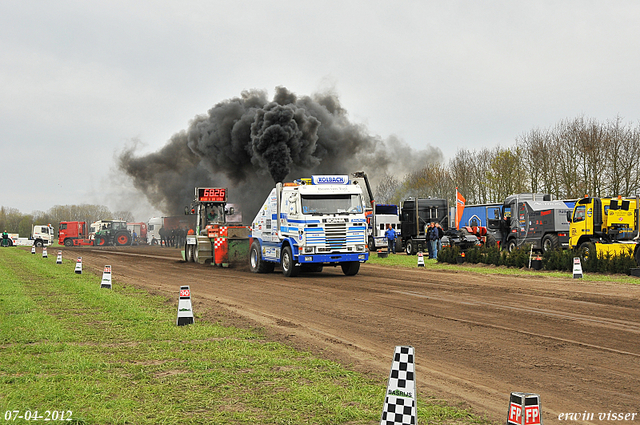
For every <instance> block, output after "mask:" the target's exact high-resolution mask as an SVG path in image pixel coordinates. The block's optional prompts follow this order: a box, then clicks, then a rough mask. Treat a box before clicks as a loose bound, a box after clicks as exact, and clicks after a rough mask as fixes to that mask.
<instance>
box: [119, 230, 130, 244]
mask: <svg viewBox="0 0 640 425" xmlns="http://www.w3.org/2000/svg"><path fill="white" fill-rule="evenodd" d="M129 244H131V236H130V235H129V233H127V232H120V233H118V234H116V245H119V246H123V245H129Z"/></svg>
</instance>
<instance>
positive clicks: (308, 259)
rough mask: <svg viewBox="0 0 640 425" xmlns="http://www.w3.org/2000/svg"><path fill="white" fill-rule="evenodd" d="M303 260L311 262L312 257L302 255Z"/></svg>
mask: <svg viewBox="0 0 640 425" xmlns="http://www.w3.org/2000/svg"><path fill="white" fill-rule="evenodd" d="M304 261H308V262H311V261H313V257H311V256H308V257H304Z"/></svg>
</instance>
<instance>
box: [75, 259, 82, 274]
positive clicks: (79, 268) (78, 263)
mask: <svg viewBox="0 0 640 425" xmlns="http://www.w3.org/2000/svg"><path fill="white" fill-rule="evenodd" d="M75 271H76V274H82V257H78V260H77V261H76V270H75Z"/></svg>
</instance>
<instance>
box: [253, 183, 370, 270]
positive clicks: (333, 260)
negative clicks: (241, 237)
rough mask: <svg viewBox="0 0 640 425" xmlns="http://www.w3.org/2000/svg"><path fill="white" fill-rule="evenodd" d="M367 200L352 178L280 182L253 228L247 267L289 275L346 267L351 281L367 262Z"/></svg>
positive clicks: (261, 210) (257, 217) (264, 205)
mask: <svg viewBox="0 0 640 425" xmlns="http://www.w3.org/2000/svg"><path fill="white" fill-rule="evenodd" d="M364 213H365V210H364V199H363V195H362V189H361V188H360V186H359V185H357V184H354V183H353V182H351V181H350V180H349V176H348V175H331V176H326V175H322V176H312V177H311V178H310V179H308V178H307V179H299V180H297V181H295V182H292V183H284V184H282V183H278V184H276V187H275V188H274V189H273V190H272V191H271V193H270V194H269V196H268V197H267V199H266V201H265V202H264V204H263V205H262V208H260V211H259V212H258V214H257V215H256V218H255V219H254V220H253V223H252V224H251V248H250V253H249V267H250V269H251V271H252V272H254V273H269V272H272V271H273V270H274V268H275V266H276V264H280V265H281V266H282V272H283V274H284V275H285V276H287V277H291V276H296V275H298V274H299V273H300V272H320V271H322V269H323V267H324V266H326V265H330V266H334V267H335V266H338V265H340V266H341V267H342V271H343V273H344V274H345V275H347V276H353V275H356V274H357V273H358V271H359V270H360V263H364V262H365V261H367V260H368V259H369V253H368V251H367V222H366V218H365V214H364Z"/></svg>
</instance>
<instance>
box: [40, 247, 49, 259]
mask: <svg viewBox="0 0 640 425" xmlns="http://www.w3.org/2000/svg"><path fill="white" fill-rule="evenodd" d="M42 258H49V257H48V256H47V247H46V246H43V247H42Z"/></svg>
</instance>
